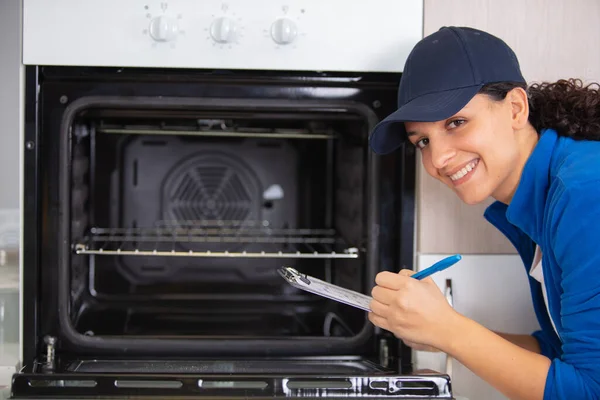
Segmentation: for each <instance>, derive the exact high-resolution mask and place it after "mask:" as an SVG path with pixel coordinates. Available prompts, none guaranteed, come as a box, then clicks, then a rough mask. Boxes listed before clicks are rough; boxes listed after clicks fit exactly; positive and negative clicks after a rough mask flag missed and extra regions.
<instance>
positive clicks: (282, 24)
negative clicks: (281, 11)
mask: <svg viewBox="0 0 600 400" xmlns="http://www.w3.org/2000/svg"><path fill="white" fill-rule="evenodd" d="M297 34H298V28H296V24H295V23H294V21H292V20H290V19H288V18H280V19H278V20H277V21H275V22H273V25H271V37H272V38H273V40H274V41H275V42H276V43H278V44H289V43H292V42H293V41H294V39H296V35H297Z"/></svg>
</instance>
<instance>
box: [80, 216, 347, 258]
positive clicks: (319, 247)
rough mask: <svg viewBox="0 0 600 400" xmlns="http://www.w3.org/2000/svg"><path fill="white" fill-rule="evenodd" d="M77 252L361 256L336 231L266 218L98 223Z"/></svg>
mask: <svg viewBox="0 0 600 400" xmlns="http://www.w3.org/2000/svg"><path fill="white" fill-rule="evenodd" d="M73 248H74V252H75V253H76V254H89V255H104V256H163V257H164V256H172V257H241V258H320V259H323V258H327V259H334V258H346V259H347V258H358V253H359V251H358V248H356V247H352V246H349V245H347V243H346V242H345V241H344V240H343V239H342V238H341V237H340V236H339V235H337V234H336V231H335V230H334V229H301V228H300V229H299V228H273V227H270V226H269V224H268V222H266V221H260V222H253V221H244V222H239V221H185V222H182V223H173V222H169V223H160V224H158V225H157V226H156V227H148V228H139V227H138V228H102V227H94V228H92V229H90V233H89V234H88V235H87V236H85V237H84V238H82V240H79V241H77V242H76V243H75V244H74V246H73Z"/></svg>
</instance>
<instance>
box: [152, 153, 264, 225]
mask: <svg viewBox="0 0 600 400" xmlns="http://www.w3.org/2000/svg"><path fill="white" fill-rule="evenodd" d="M260 193H261V191H260V189H259V184H258V180H257V179H256V177H255V176H254V175H253V174H252V173H251V170H250V168H249V167H248V166H247V165H244V164H243V163H242V162H241V161H240V160H239V159H235V158H233V157H231V156H228V155H225V154H218V155H216V154H211V155H197V156H195V157H193V158H192V159H188V160H187V161H186V162H184V163H182V164H179V165H178V166H177V167H175V168H174V169H173V170H172V171H171V173H170V174H168V177H167V181H166V185H165V186H164V193H163V201H164V202H163V216H164V218H165V219H171V220H175V221H200V220H203V221H206V220H218V221H245V220H253V219H257V218H258V217H259V215H258V212H259V209H260V207H259V205H260Z"/></svg>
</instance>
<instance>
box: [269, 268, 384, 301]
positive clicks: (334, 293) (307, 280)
mask: <svg viewBox="0 0 600 400" xmlns="http://www.w3.org/2000/svg"><path fill="white" fill-rule="evenodd" d="M277 272H279V274H280V275H281V276H282V277H283V279H285V280H286V281H287V282H288V283H289V284H290V285H292V286H294V287H296V288H298V289H302V290H305V291H307V292H310V293H313V294H316V295H319V296H322V297H326V298H328V299H331V300H335V301H337V302H339V303H344V304H347V305H349V306H352V307H356V308H359V309H361V310H364V311H369V312H370V311H371V309H370V307H369V305H370V303H371V301H373V298H372V297H371V296H367V295H365V294H362V293H359V292H355V291H354V290H350V289H346V288H343V287H341V286H337V285H334V284H332V283H329V282H325V281H323V280H321V279H317V278H315V277H313V276H309V275H305V274H301V273H299V272H298V271H296V270H295V269H294V268H292V267H281V268H279V269H278V270H277Z"/></svg>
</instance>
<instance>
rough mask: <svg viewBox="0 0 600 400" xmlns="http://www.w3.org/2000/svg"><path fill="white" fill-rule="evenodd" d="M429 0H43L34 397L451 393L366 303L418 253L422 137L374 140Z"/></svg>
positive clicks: (31, 220) (21, 378)
mask: <svg viewBox="0 0 600 400" xmlns="http://www.w3.org/2000/svg"><path fill="white" fill-rule="evenodd" d="M421 21H422V4H421V2H419V1H415V0H404V1H389V0H377V1H371V2H365V3H362V4H358V3H357V4H354V5H353V6H352V7H351V9H348V5H347V3H346V2H342V1H329V2H319V1H313V0H306V1H300V0H298V1H296V0H294V1H289V2H280V1H274V0H270V1H265V2H261V3H260V6H258V5H257V4H251V3H250V2H247V1H242V0H239V1H229V2H220V1H208V0H207V1H203V2H197V1H192V0H188V1H184V0H179V1H168V2H161V1H137V0H136V1H130V2H125V3H123V2H119V1H116V0H111V1H105V2H103V3H102V4H91V3H85V2H79V1H75V0H61V1H58V2H53V3H52V4H49V3H48V2H44V1H42V0H25V1H24V8H23V25H24V29H23V60H24V64H25V65H26V77H25V132H24V141H25V143H24V148H25V150H24V151H25V154H24V176H23V188H24V204H23V221H24V222H23V224H24V225H23V249H22V251H23V276H22V290H23V304H22V312H23V316H22V319H23V329H22V346H23V348H22V368H21V370H20V371H19V372H18V373H17V374H15V375H14V378H13V382H12V388H11V392H12V395H13V396H14V397H15V398H25V397H32V396H36V397H60V398H69V397H73V398H77V397H89V396H92V397H102V396H105V397H113V398H118V397H127V396H138V397H142V398H144V397H148V398H157V397H158V398H167V397H173V398H186V397H195V398H199V397H207V398H208V397H211V398H225V397H227V398H234V399H235V398H249V397H257V398H266V397H270V398H279V397H281V398H284V397H292V398H298V397H309V396H318V397H326V398H328V397H378V398H379V397H394V398H452V394H451V384H450V380H449V377H448V376H446V375H444V374H439V373H436V372H431V371H429V372H424V371H413V369H412V364H411V353H410V351H409V349H408V348H407V347H406V346H404V345H403V344H402V343H401V342H400V341H398V340H397V339H396V338H395V337H394V336H393V335H392V334H390V333H389V332H386V331H383V330H380V329H378V328H376V327H374V326H373V325H372V324H371V323H370V322H369V321H368V319H367V315H366V313H365V312H363V311H360V310H357V309H354V308H351V307H349V306H346V305H344V304H340V303H336V302H333V301H330V300H328V299H325V298H322V297H318V296H315V295H312V294H310V293H308V292H303V291H299V290H297V289H295V288H293V287H292V286H290V285H288V284H287V283H286V282H285V281H284V280H283V279H282V278H281V277H280V276H279V275H278V273H277V269H278V268H279V267H281V266H291V267H294V268H295V269H297V270H299V271H301V272H303V273H306V274H309V275H313V276H316V277H318V278H320V279H323V280H326V281H329V282H333V283H335V284H338V285H340V286H343V287H347V288H350V289H353V290H357V291H360V292H363V293H367V294H369V293H370V290H371V288H372V286H373V284H374V278H375V275H376V274H377V273H378V272H379V271H382V270H392V271H397V270H399V269H400V268H405V267H410V266H412V265H413V256H414V251H413V242H414V205H415V204H414V195H415V192H414V190H415V152H414V149H413V148H412V147H410V146H406V147H402V148H401V149H399V150H398V151H397V152H395V153H394V154H391V155H387V156H377V155H375V154H374V153H373V152H372V151H371V150H370V149H369V146H368V136H369V132H370V130H371V129H372V128H373V126H374V125H375V124H376V123H377V122H378V121H379V120H381V119H382V118H384V117H385V116H386V115H388V114H389V113H390V112H392V111H393V110H394V106H395V104H396V92H397V86H398V82H399V79H401V66H402V65H403V64H404V59H405V58H406V56H407V53H408V51H410V48H411V47H412V45H413V44H414V43H416V41H418V40H419V38H420V37H421V24H422V22H421Z"/></svg>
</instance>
